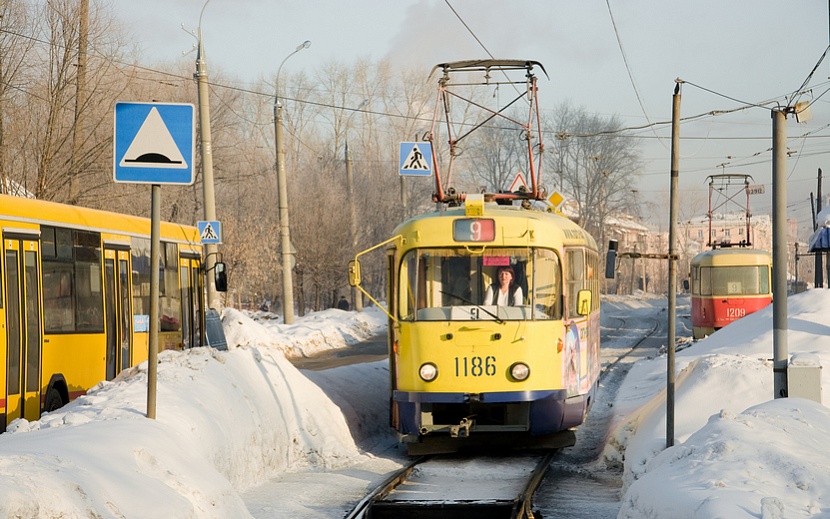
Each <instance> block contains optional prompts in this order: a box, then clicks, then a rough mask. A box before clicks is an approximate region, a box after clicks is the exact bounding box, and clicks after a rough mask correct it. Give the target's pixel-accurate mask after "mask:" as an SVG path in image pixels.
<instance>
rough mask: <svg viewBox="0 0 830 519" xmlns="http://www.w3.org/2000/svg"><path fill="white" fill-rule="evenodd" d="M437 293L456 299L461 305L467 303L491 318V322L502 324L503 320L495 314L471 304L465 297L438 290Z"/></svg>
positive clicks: (478, 305)
mask: <svg viewBox="0 0 830 519" xmlns="http://www.w3.org/2000/svg"><path fill="white" fill-rule="evenodd" d="M438 292H439V293H441V294H442V295H445V296H450V297H454V298H456V299H458V300H459V301H461V302H463V303H467V304H468V305H471V306H474V307H476V308H478V309H479V310H481V311H482V312H484V313H485V314H487V315H489V316H490V317H492V318H493V320H495V321H496V322H497V323H499V324H504V320H503V319H501V318H500V317H499V316H498V315H496V314H494V313H493V312H491V311H490V310H488V309H486V308H484V307H483V306H481V305H480V304H477V303H473V302H472V301H470V300H469V299H467V298H466V297H462V296H460V295H458V294H453V293H452V292H444V291H443V290H439V291H438Z"/></svg>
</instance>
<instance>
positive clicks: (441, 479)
mask: <svg viewBox="0 0 830 519" xmlns="http://www.w3.org/2000/svg"><path fill="white" fill-rule="evenodd" d="M611 318H612V319H614V321H615V323H614V324H613V325H611V326H604V327H603V332H602V333H603V340H608V341H609V342H612V343H613V344H615V347H614V348H613V350H614V351H613V353H611V354H610V355H608V356H606V357H605V358H604V359H603V368H602V374H601V377H600V379H601V381H602V380H605V381H606V382H607V381H608V379H609V378H611V379H613V378H616V377H619V376H624V372H625V371H627V370H625V369H623V370H617V369H616V368H617V366H618V365H619V364H620V363H621V362H622V361H624V359H626V358H627V357H628V356H630V355H631V354H632V353H633V352H635V351H636V350H637V348H638V347H639V346H640V345H642V344H643V343H644V342H645V341H646V340H648V339H653V338H655V336H656V334H657V333H658V332H659V331H660V330H661V329H662V327H661V325H660V324H661V321H660V319H659V318H657V317H653V316H652V317H649V318H640V319H628V318H625V317H613V316H612V317H611ZM609 324H610V323H609ZM599 414H600V415H603V414H604V413H602V412H600V413H599ZM598 418H600V422H602V421H604V418H603V417H598ZM597 425H598V424H596V423H595V424H594V426H597ZM583 427H585V426H584V425H583ZM599 427H600V428H602V425H601V424H599ZM599 437H600V438H601V437H604V435H602V434H600V435H599ZM584 449H585V452H583V453H582V454H581V455H578V456H577V458H578V459H580V460H583V461H587V460H588V459H589V458H592V457H593V456H594V453H592V452H590V451H594V452H599V450H597V448H596V446H593V447H592V446H587V445H586V446H584ZM557 454H559V451H549V452H547V453H543V454H539V453H534V454H531V453H525V454H516V455H509V456H508V455H505V456H484V455H482V456H479V457H460V456H422V457H419V458H413V459H412V460H411V461H410V462H409V463H408V464H407V465H406V466H404V467H402V468H401V469H400V470H398V471H396V472H395V473H393V474H391V475H390V476H389V477H387V478H386V479H385V480H384V481H383V482H381V483H380V484H379V485H378V486H377V487H376V488H374V489H373V490H372V491H371V492H369V493H368V494H367V495H366V497H364V498H363V499H362V500H361V501H360V502H359V503H358V504H357V505H356V506H355V507H354V508H353V509H352V511H351V512H349V513H348V514H346V515H345V516H344V517H345V518H346V519H386V518H395V519H413V518H427V517H428V518H430V519H441V518H453V519H467V518H475V519H491V518H492V519H502V518H504V519H507V518H509V519H522V518H527V519H532V518H534V517H540V516H541V514H540V513H539V511H538V510H534V509H533V508H534V507H533V496H534V494H535V493H536V491H537V490H539V488H540V486H541V484H542V482H543V479H544V478H545V474H546V473H547V472H548V468H549V467H550V466H551V464H552V463H553V462H554V460H556V459H558V458H557ZM565 463H566V464H568V462H565ZM555 472H556V473H557V477H556V485H557V487H559V488H562V489H569V490H567V491H566V492H565V493H567V494H573V495H569V496H560V497H559V498H557V499H556V501H557V502H558V503H559V505H557V506H560V505H564V506H565V508H566V509H567V508H568V504H567V503H569V502H571V501H573V504H574V506H577V505H578V504H579V503H578V500H576V498H577V497H578V494H581V493H580V492H575V491H574V489H573V488H572V487H573V485H569V484H568V483H567V481H562V478H563V477H564V478H567V477H568V471H562V470H556V471H555ZM575 483H576V482H575ZM578 484H579V485H581V484H584V482H580V483H578ZM556 493H557V494H558V493H559V492H556ZM546 499H547V500H550V497H549V496H546ZM580 506H581V505H580ZM562 511H563V509H558V510H557V512H562ZM546 515H548V514H546ZM556 516H557V517H581V516H579V515H573V516H568V515H561V513H557V515H556Z"/></svg>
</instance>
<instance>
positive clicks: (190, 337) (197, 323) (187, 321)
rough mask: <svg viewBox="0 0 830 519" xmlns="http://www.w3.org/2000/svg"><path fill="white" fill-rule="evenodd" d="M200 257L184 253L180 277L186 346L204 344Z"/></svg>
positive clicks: (180, 262)
mask: <svg viewBox="0 0 830 519" xmlns="http://www.w3.org/2000/svg"><path fill="white" fill-rule="evenodd" d="M200 267H201V261H200V259H199V258H191V257H186V256H185V255H184V254H183V255H182V257H181V259H180V261H179V277H180V284H181V287H182V341H183V342H184V347H185V348H195V347H197V346H203V345H204V341H203V339H204V334H203V330H204V322H203V316H204V311H203V305H204V302H203V298H202V283H201V269H200Z"/></svg>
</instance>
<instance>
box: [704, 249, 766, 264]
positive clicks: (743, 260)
mask: <svg viewBox="0 0 830 519" xmlns="http://www.w3.org/2000/svg"><path fill="white" fill-rule="evenodd" d="M771 263H772V255H771V254H770V253H769V252H767V251H765V250H761V249H749V248H745V247H737V248H729V249H711V250H707V251H703V252H701V253H700V254H697V255H696V256H695V257H694V258H692V265H701V266H718V265H722V266H737V265H769V264H771Z"/></svg>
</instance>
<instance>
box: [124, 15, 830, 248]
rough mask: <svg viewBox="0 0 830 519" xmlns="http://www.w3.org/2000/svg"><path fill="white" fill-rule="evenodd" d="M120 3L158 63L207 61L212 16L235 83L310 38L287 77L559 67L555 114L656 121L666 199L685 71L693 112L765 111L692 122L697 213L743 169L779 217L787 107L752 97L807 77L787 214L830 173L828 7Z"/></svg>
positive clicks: (274, 65)
mask: <svg viewBox="0 0 830 519" xmlns="http://www.w3.org/2000/svg"><path fill="white" fill-rule="evenodd" d="M112 8H113V11H114V13H115V15H116V17H117V18H118V19H119V20H120V21H121V23H123V26H124V27H125V29H126V30H127V31H128V34H130V35H131V38H132V41H134V42H135V43H136V45H137V47H138V48H139V49H140V50H141V56H142V59H143V60H145V62H147V63H160V62H167V63H182V62H183V63H188V62H189V63H193V62H194V60H195V54H194V53H191V54H187V55H185V56H183V54H182V53H183V52H187V51H188V50H189V49H191V47H192V45H193V44H194V43H195V41H196V39H195V38H194V37H193V36H192V35H191V34H188V31H195V30H196V29H197V28H198V27H199V26H200V25H201V29H202V40H203V43H204V47H205V56H206V60H207V63H208V71H209V74H211V76H210V77H211V78H213V74H219V73H221V78H222V80H223V81H227V82H229V83H232V84H234V85H249V86H250V85H253V84H254V83H255V82H256V81H257V80H258V79H266V80H267V81H269V82H271V83H272V84H273V81H274V78H275V76H276V71H277V69H278V67H279V65H280V63H281V62H282V61H283V59H284V58H285V57H287V56H288V55H289V54H290V53H291V52H293V51H294V49H295V48H296V47H297V46H298V45H299V44H301V43H302V42H304V41H306V40H309V41H311V42H312V43H311V46H310V47H309V48H307V49H304V50H302V51H301V52H299V53H297V54H296V55H294V56H292V57H291V58H290V59H289V60H287V61H286V62H285V64H284V68H283V71H282V74H283V75H284V77H290V74H291V73H296V72H300V71H304V72H306V73H308V74H310V75H312V76H313V74H314V71H315V70H320V69H322V68H323V67H324V66H325V65H326V64H327V63H330V62H332V61H336V62H340V63H346V64H348V63H354V62H355V61H356V60H358V59H370V60H380V59H389V60H391V61H392V62H393V63H396V64H401V65H405V66H406V65H413V66H423V67H424V79H425V81H426V80H427V77H428V75H429V71H430V69H431V67H432V66H434V65H436V64H438V63H444V62H448V61H455V60H463V59H471V58H486V57H488V56H493V57H495V58H500V59H529V60H535V61H539V62H541V63H542V64H543V65H544V67H545V69H546V71H547V73H548V75H549V76H550V80H548V79H546V78H544V79H540V82H539V86H540V102H541V104H542V107H543V109H545V110H550V109H553V108H555V107H556V106H559V105H560V104H562V103H570V104H572V105H573V106H575V107H580V108H584V109H585V110H586V111H588V112H590V113H596V114H599V115H601V116H603V117H612V116H617V117H619V118H620V120H621V122H622V125H623V126H624V127H626V128H640V127H645V128H643V129H639V130H632V131H631V132H630V134H631V135H636V138H631V139H632V142H638V143H640V150H641V156H642V160H643V165H642V170H641V176H640V178H639V180H638V181H637V183H636V185H635V189H637V191H638V192H639V193H638V194H639V195H640V196H641V197H642V198H643V199H646V200H649V201H650V202H652V203H655V201H656V202H657V203H660V204H663V205H665V206H666V208H668V192H669V187H670V175H669V172H670V164H671V163H670V140H669V136H670V128H669V126H668V125H667V124H657V125H656V126H654V127H648V125H650V124H652V123H667V122H669V121H670V120H671V110H672V92H673V90H674V87H675V80H676V79H678V78H679V79H681V80H683V81H684V82H685V83H684V84H683V87H682V91H681V93H682V100H681V116H682V117H689V118H692V117H693V116H697V115H701V114H707V113H711V112H715V111H731V110H733V109H736V108H740V107H751V108H749V109H744V110H740V111H737V112H733V113H725V114H720V115H717V116H704V117H700V118H695V119H692V120H688V121H686V122H684V123H683V124H682V125H681V144H680V169H679V171H680V177H679V178H680V188H681V189H682V190H683V192H684V198H683V201H684V204H685V203H689V209H688V211H697V212H700V211H702V212H704V213H705V210H706V205H707V192H708V183H707V177H708V176H709V175H713V174H721V173H733V174H748V175H751V176H752V180H753V182H754V183H756V184H764V185H765V186H766V189H765V194H763V195H754V196H753V200H752V202H751V206H752V207H751V209H752V211H753V212H754V213H758V214H770V212H771V208H772V203H771V200H772V166H771V153H770V151H769V150H770V149H771V146H772V141H771V135H772V124H771V118H770V110H769V109H770V108H771V107H772V106H775V104H772V105H763V106H757V107H753V105H761V104H762V103H767V102H770V101H772V102H777V103H778V104H779V105H781V106H784V105H786V104H788V103H789V101H791V100H793V99H794V98H795V96H794V95H793V94H794V93H795V92H797V91H799V89H800V87H801V86H802V84H805V85H806V87H805V90H809V93H805V94H804V95H802V96H800V97H798V100H799V101H808V102H813V104H812V105H811V111H812V114H813V119H812V120H811V121H807V122H801V123H798V122H796V121H795V118H794V116H792V115H791V116H790V117H788V123H787V136H788V148H789V149H788V152H790V153H791V156H790V158H789V159H788V161H787V170H788V181H787V200H788V216H790V217H794V218H797V219H798V220H799V224H800V228H801V231H802V234H804V233H806V234H809V231H810V230H811V228H809V227H811V226H812V224H811V219H812V218H811V211H810V205H809V198H810V192H816V190H817V188H816V178H817V175H818V173H817V169H818V168H819V167H822V166H824V167H825V169H826V170H828V171H830V166H829V165H827V164H823V162H822V161H823V155H824V154H825V153H826V151H827V149H828V145H827V144H826V141H827V138H828V137H830V129H828V128H827V127H826V126H827V125H830V106H828V101H830V96H824V93H825V92H826V91H827V90H828V88H830V84H828V81H827V80H828V75H830V61H822V62H821V64H820V65H818V67H817V66H816V65H817V64H818V63H819V61H820V59H821V57H822V54H823V53H824V51H825V49H826V48H827V46H828V42H829V41H830V36H828V35H829V34H830V28H828V19H830V13H828V4H827V3H826V2H819V1H816V0H803V1H799V2H791V1H787V0H731V1H729V2H722V1H720V0H699V1H695V2H679V1H668V2H667V1H665V0H636V1H632V2H619V1H616V0H606V1H604V2H603V1H600V0H590V1H584V2H572V1H566V0H554V1H542V0H511V1H510V2H504V1H501V0H396V1H395V2H377V1H369V0H355V1H351V2H340V1H336V0H315V1H313V2H288V1H271V0H209V1H208V2H207V3H205V1H203V0H145V1H142V2H126V1H118V2H113V3H112ZM200 14H201V24H200ZM182 27H184V28H186V29H187V31H185V30H182ZM814 69H815V70H814ZM811 71H814V73H813V75H812V79H811V80H810V81H806V80H807V78H808V76H809V75H810V73H811ZM540 78H541V75H540ZM359 101H360V99H358V100H357V102H359ZM357 102H356V104H357ZM807 134H809V135H808V136H805V135H807ZM549 146H550V147H549V150H550V149H552V148H553V146H554V142H553V141H552V140H551V141H550V142H549ZM390 174H393V173H390ZM824 191H827V189H825V190H824ZM690 200H693V201H694V203H691V202H689V201H690ZM665 212H666V213H667V212H668V209H666V211H665ZM681 216H682V214H681ZM664 220H665V221H666V222H667V221H668V217H667V216H666V217H665V218H664Z"/></svg>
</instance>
